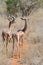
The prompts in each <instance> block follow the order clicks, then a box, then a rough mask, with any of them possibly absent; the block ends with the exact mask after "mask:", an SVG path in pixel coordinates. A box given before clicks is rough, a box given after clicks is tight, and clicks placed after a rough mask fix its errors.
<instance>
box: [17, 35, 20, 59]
mask: <svg viewBox="0 0 43 65" xmlns="http://www.w3.org/2000/svg"><path fill="white" fill-rule="evenodd" d="M17 47H18V55H19V58H20V38H19V35H18V44H17Z"/></svg>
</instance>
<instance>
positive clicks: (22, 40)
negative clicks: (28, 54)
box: [22, 37, 23, 52]
mask: <svg viewBox="0 0 43 65" xmlns="http://www.w3.org/2000/svg"><path fill="white" fill-rule="evenodd" d="M22 52H23V37H22Z"/></svg>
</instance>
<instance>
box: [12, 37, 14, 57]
mask: <svg viewBox="0 0 43 65" xmlns="http://www.w3.org/2000/svg"><path fill="white" fill-rule="evenodd" d="M12 54H13V56H14V38H13V52H12Z"/></svg>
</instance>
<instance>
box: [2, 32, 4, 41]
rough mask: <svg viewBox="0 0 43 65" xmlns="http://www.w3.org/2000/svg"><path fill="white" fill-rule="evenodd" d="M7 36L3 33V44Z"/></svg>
mask: <svg viewBox="0 0 43 65" xmlns="http://www.w3.org/2000/svg"><path fill="white" fill-rule="evenodd" d="M4 36H5V34H4V32H2V39H3V42H4V41H5V37H4Z"/></svg>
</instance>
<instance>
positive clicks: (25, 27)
mask: <svg viewBox="0 0 43 65" xmlns="http://www.w3.org/2000/svg"><path fill="white" fill-rule="evenodd" d="M26 29H27V22H26V20H25V26H24V28H23V29H22V31H23V32H25V31H26Z"/></svg>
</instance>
